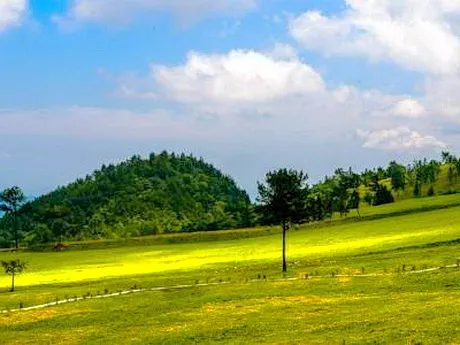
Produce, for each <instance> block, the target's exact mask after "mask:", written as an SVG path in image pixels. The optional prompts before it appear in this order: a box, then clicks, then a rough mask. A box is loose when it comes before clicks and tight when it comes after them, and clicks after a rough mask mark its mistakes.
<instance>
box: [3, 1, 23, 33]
mask: <svg viewBox="0 0 460 345" xmlns="http://www.w3.org/2000/svg"><path fill="white" fill-rule="evenodd" d="M27 7H28V2H27V0H0V33H1V32H2V31H5V30H6V29H8V28H10V27H13V26H17V25H19V24H20V23H21V21H22V19H23V18H24V15H25V14H26V12H27Z"/></svg>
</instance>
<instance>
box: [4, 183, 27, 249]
mask: <svg viewBox="0 0 460 345" xmlns="http://www.w3.org/2000/svg"><path fill="white" fill-rule="evenodd" d="M25 201H26V197H25V196H24V193H23V192H22V190H21V188H19V187H13V188H9V189H5V190H4V191H3V192H1V193H0V211H3V212H5V213H6V214H8V215H10V216H11V217H12V219H13V236H14V241H15V245H16V249H18V248H19V234H18V212H19V209H20V208H21V207H22V205H24V202H25Z"/></svg>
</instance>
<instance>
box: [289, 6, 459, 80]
mask: <svg viewBox="0 0 460 345" xmlns="http://www.w3.org/2000/svg"><path fill="white" fill-rule="evenodd" d="M345 3H346V6H347V8H346V10H345V11H344V12H343V13H341V14H340V15H338V16H333V15H331V16H325V15H323V14H321V13H320V12H318V11H309V12H306V13H304V14H302V15H300V16H298V17H295V18H293V19H292V20H291V21H290V33H291V35H292V36H293V37H294V38H295V39H296V40H297V41H298V42H300V43H301V44H302V45H303V46H304V47H305V48H308V49H313V50H318V51H320V52H322V53H324V54H326V55H348V56H355V55H358V56H364V57H367V58H369V59H371V60H373V61H381V60H388V61H393V62H394V63H396V64H398V65H400V66H402V67H404V68H407V69H410V70H417V71H422V72H429V73H432V74H449V73H452V72H456V71H458V70H459V68H460V36H459V32H458V29H456V26H455V23H457V22H458V20H459V19H460V2H459V1H458V0H398V1H392V0H345Z"/></svg>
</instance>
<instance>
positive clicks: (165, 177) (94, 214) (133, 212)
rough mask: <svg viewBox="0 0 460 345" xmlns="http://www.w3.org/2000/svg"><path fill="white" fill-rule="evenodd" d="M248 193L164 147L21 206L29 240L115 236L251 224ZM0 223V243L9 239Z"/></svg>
mask: <svg viewBox="0 0 460 345" xmlns="http://www.w3.org/2000/svg"><path fill="white" fill-rule="evenodd" d="M250 207H251V204H250V199H249V196H248V195H247V193H246V192H245V191H243V190H241V189H240V188H238V186H237V185H236V183H235V182H234V181H233V180H232V179H231V178H230V177H228V176H226V175H224V174H222V173H221V172H220V171H219V170H217V169H216V168H214V167H213V166H212V165H210V164H207V163H205V162H204V161H203V160H202V159H196V158H194V157H191V156H185V155H180V156H178V155H175V154H168V153H166V152H163V153H161V154H158V155H156V154H151V155H150V157H149V159H146V160H143V159H141V158H140V157H138V156H134V157H132V158H131V159H129V160H128V161H126V162H124V163H121V164H119V165H108V166H102V168H101V169H100V170H98V171H95V172H94V173H93V174H92V175H88V176H87V177H86V178H85V179H79V180H77V181H76V182H74V183H72V184H70V185H68V186H65V187H61V188H58V189H57V190H55V191H53V192H52V193H50V194H47V195H44V196H42V197H40V198H38V199H36V200H34V201H32V202H29V203H26V204H25V205H24V206H23V207H22V209H21V210H20V212H19V216H18V218H19V223H20V228H21V233H22V237H23V240H24V241H25V242H26V243H28V244H35V243H47V242H53V241H61V240H64V239H65V240H68V239H73V240H80V239H98V238H119V237H130V236H142V235H152V234H160V233H172V232H187V231H196V230H218V229H232V228H240V227H247V226H250V225H251V223H250V216H249V212H250ZM12 222H13V218H12V217H8V216H5V217H3V220H2V221H1V224H0V228H2V229H3V231H1V230H0V242H2V243H3V244H6V243H10V242H11V240H12V239H11V236H10V232H9V231H8V230H7V229H8V228H9V227H10V226H11V223H12Z"/></svg>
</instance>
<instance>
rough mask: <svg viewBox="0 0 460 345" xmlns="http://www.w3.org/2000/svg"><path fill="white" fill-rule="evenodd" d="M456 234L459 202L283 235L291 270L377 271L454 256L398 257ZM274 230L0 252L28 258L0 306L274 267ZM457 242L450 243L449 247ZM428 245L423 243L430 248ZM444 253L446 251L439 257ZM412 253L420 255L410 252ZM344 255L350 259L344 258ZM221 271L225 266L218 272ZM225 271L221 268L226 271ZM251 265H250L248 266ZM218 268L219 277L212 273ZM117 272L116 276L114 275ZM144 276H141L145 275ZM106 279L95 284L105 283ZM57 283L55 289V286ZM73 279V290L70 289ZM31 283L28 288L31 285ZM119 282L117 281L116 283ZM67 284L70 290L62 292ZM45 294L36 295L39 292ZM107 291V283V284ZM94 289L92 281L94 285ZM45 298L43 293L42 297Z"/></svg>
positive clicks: (276, 259) (2, 281)
mask: <svg viewBox="0 0 460 345" xmlns="http://www.w3.org/2000/svg"><path fill="white" fill-rule="evenodd" d="M458 238H460V208H458V207H453V208H449V209H445V210H439V211H431V212H424V213H417V214H411V215H405V216H396V217H390V218H384V219H379V220H373V221H362V222H351V223H343V224H342V223H338V224H333V223H331V225H330V226H328V227H322V228H314V227H309V226H305V227H301V228H300V229H299V230H297V231H295V230H293V231H291V232H290V233H289V235H288V246H287V247H288V258H289V261H290V262H291V263H295V264H291V272H292V273H295V272H296V271H302V270H303V271H304V270H310V271H326V272H329V273H330V271H331V270H339V271H346V272H348V271H350V272H358V271H360V270H361V268H362V267H367V268H368V270H371V271H376V272H377V271H378V272H382V271H383V269H387V270H395V269H396V268H397V266H398V265H403V264H407V265H409V264H410V265H416V266H419V267H421V266H422V265H426V266H433V265H438V264H443V263H444V261H446V260H448V261H449V260H450V263H454V262H455V260H456V258H457V256H460V253H458V254H457V253H455V252H454V253H451V252H450V250H449V249H447V250H442V251H441V250H438V248H437V247H435V248H434V249H435V255H430V256H427V255H426V253H424V251H423V250H420V249H416V250H414V251H412V254H411V255H413V256H415V258H414V260H412V261H413V262H409V261H406V260H403V258H400V257H398V255H400V253H401V250H396V249H398V248H404V247H409V246H411V247H412V246H423V245H425V244H427V243H428V244H429V243H434V242H445V241H452V240H455V239H458ZM280 242H281V241H280V236H279V235H278V234H276V235H271V236H265V237H256V238H242V239H236V240H228V241H223V242H203V243H200V242H196V243H184V244H169V245H165V244H161V245H152V246H136V247H121V248H111V249H100V250H86V251H69V252H61V253H49V252H45V253H40V252H38V253H35V252H26V253H17V254H14V253H1V254H0V259H11V258H21V259H23V260H25V261H27V262H28V263H29V267H28V269H27V270H26V272H25V273H24V274H23V275H21V276H19V277H18V279H17V287H18V293H16V294H7V293H0V306H2V305H5V304H6V302H7V301H12V302H14V303H15V304H16V303H17V302H20V301H21V300H20V299H24V300H27V302H28V303H32V302H34V300H37V301H39V302H46V301H47V300H46V299H48V301H52V300H53V299H54V297H53V296H52V295H50V294H49V293H54V294H58V295H59V296H61V297H62V296H63V295H65V294H69V295H71V294H73V293H78V295H79V296H81V293H85V292H86V291H85V288H86V286H89V285H91V286H97V285H98V283H99V282H100V281H101V280H107V281H109V282H110V283H108V285H109V286H112V285H113V281H119V282H123V280H124V279H127V278H129V283H130V284H131V283H133V282H135V278H137V277H140V276H145V275H148V276H149V277H152V280H151V282H152V284H155V283H156V282H157V283H160V282H161V283H163V282H170V281H171V282H172V281H174V282H176V281H177V282H182V279H184V280H186V281H187V282H190V281H195V280H196V279H198V280H203V279H210V278H214V279H220V278H225V279H226V278H228V276H230V278H234V279H236V278H237V277H238V276H239V275H240V273H241V272H239V270H243V271H245V273H244V275H246V274H247V272H246V271H248V270H249V271H250V272H252V271H254V270H255V271H257V270H260V269H261V268H264V269H266V268H265V267H268V268H269V270H270V271H272V272H277V271H278V269H279V258H280ZM448 248H456V246H448ZM431 249H432V248H430V247H427V248H425V249H424V250H425V251H427V250H431ZM388 252H389V253H393V254H394V255H396V257H395V258H394V259H392V260H387V259H385V260H380V259H377V260H372V261H370V260H367V259H366V258H363V257H362V256H363V255H364V254H368V253H378V254H379V255H383V254H382V253H388ZM445 253H449V254H448V256H447V257H446V255H445ZM417 256H419V257H417ZM350 258H351V260H350ZM222 270H223V272H225V273H221V272H222ZM216 271H217V272H218V273H217V274H215V273H214V272H216ZM227 271H228V272H227ZM255 271H254V272H255ZM219 274H221V275H222V277H220V278H219V277H218V275H219ZM0 277H1V278H0V284H1V285H2V286H4V289H5V290H6V289H7V287H8V284H9V278H8V277H7V276H4V275H3V276H0ZM120 277H121V278H120ZM144 278H145V277H144ZM106 284H107V283H104V284H100V285H99V286H100V287H99V290H104V289H105V286H104V285H106ZM56 285H58V286H59V288H55V286H56ZM74 286H77V287H78V288H77V291H76V292H74V291H75V289H74V288H73V287H74ZM32 288H33V289H32ZM117 288H118V287H117ZM66 289H69V291H71V292H69V293H67V292H66ZM45 291H46V292H49V293H45V294H44V296H45V297H40V296H43V293H44V292H45ZM112 291H113V290H112ZM92 292H93V293H94V292H95V291H94V288H93V291H92ZM44 299H45V300H44Z"/></svg>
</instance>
